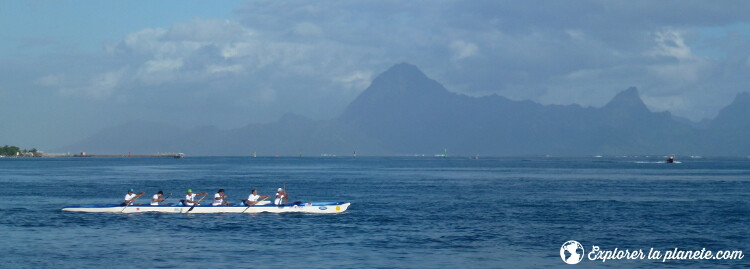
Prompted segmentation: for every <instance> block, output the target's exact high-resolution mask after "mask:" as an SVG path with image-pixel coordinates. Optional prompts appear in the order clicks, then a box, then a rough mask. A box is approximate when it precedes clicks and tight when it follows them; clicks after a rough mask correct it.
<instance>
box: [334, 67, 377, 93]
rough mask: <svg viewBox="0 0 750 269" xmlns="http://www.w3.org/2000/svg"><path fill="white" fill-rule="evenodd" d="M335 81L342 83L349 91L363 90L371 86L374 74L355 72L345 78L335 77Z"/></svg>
mask: <svg viewBox="0 0 750 269" xmlns="http://www.w3.org/2000/svg"><path fill="white" fill-rule="evenodd" d="M333 80H334V81H335V82H338V83H341V84H342V85H344V87H345V88H347V89H353V90H361V89H364V88H367V86H369V84H370V82H371V81H372V72H369V71H354V72H351V73H349V74H347V75H344V76H339V77H335V78H334V79H333Z"/></svg>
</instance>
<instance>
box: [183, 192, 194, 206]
mask: <svg viewBox="0 0 750 269" xmlns="http://www.w3.org/2000/svg"><path fill="white" fill-rule="evenodd" d="M194 200H195V193H191V194H188V195H185V205H186V206H193V203H190V202H188V201H194Z"/></svg>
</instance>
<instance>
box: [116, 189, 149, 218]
mask: <svg viewBox="0 0 750 269" xmlns="http://www.w3.org/2000/svg"><path fill="white" fill-rule="evenodd" d="M144 193H146V192H145V191H144V192H141V193H139V194H136V195H135V198H133V200H130V203H125V207H123V208H122V210H120V213H122V212H125V209H126V208H128V206H129V205H130V204H132V203H133V202H135V200H138V198H141V196H142V195H143V194H144Z"/></svg>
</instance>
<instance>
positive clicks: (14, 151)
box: [0, 145, 42, 157]
mask: <svg viewBox="0 0 750 269" xmlns="http://www.w3.org/2000/svg"><path fill="white" fill-rule="evenodd" d="M0 156H2V157H41V156H42V152H40V151H38V150H37V149H36V148H32V149H30V150H29V149H21V148H19V147H17V146H8V145H5V146H3V147H2V148H0Z"/></svg>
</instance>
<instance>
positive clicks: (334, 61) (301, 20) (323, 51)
mask: <svg viewBox="0 0 750 269" xmlns="http://www.w3.org/2000/svg"><path fill="white" fill-rule="evenodd" d="M748 48H750V2H748V1H584V0H579V1H389V0H379V1H326V0H321V1H195V0H194V1H8V0H0V126H2V127H0V144H10V145H18V146H20V147H22V148H24V147H25V148H31V147H36V148H39V149H42V150H44V149H51V148H55V147H60V146H64V145H67V144H71V143H73V142H76V141H78V140H81V139H84V138H86V137H87V136H90V135H93V134H95V133H96V132H98V131H99V130H102V129H104V128H108V127H113V126H117V125H122V124H125V123H128V122H133V121H152V122H163V123H168V124H171V125H174V126H178V127H182V128H197V127H201V126H215V127H218V128H221V129H231V128H237V127H241V126H244V125H247V124H250V123H265V122H273V121H275V120H277V119H279V118H280V117H281V116H283V115H284V114H287V113H294V114H299V115H304V116H306V117H309V118H311V119H316V120H325V119H331V118H335V117H337V116H338V115H339V114H340V113H341V112H342V111H343V110H344V109H345V107H346V106H347V105H348V104H349V103H350V102H351V101H352V100H353V99H354V98H356V97H357V95H358V94H359V93H361V92H362V91H364V90H365V89H366V88H367V86H368V85H369V83H370V82H371V81H372V79H373V78H374V77H375V76H377V75H378V74H379V73H381V72H383V71H385V70H386V69H387V68H389V67H390V66H392V65H394V64H397V63H401V62H408V63H411V64H414V65H417V66H418V67H419V68H420V69H422V71H424V72H425V73H426V74H427V75H428V76H429V77H431V78H433V79H435V80H437V81H438V82H440V83H442V84H443V85H444V86H445V87H446V88H447V89H448V90H450V91H453V92H457V93H461V94H466V95H470V96H484V95H489V94H497V95H501V96H505V97H508V98H511V99H513V100H531V101H534V102H538V103H542V104H579V105H581V106H592V107H600V106H603V105H604V104H606V103H607V102H608V101H609V100H610V99H611V98H612V97H614V96H615V94H617V93H618V92H620V91H623V90H625V89H627V88H628V87H631V86H634V87H638V89H639V92H640V94H641V96H642V98H643V100H644V102H645V103H646V105H647V106H648V107H649V109H651V110H652V111H669V112H671V113H672V114H674V115H676V116H680V117H685V118H688V119H691V120H693V121H700V120H703V119H710V118H713V117H715V116H716V115H717V113H718V112H719V111H720V109H721V108H723V107H725V106H727V105H728V104H729V103H730V102H731V101H732V100H733V98H734V97H735V96H736V94H738V93H740V92H744V91H750V83H748V82H750V76H748V75H750V50H749V49H748Z"/></svg>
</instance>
